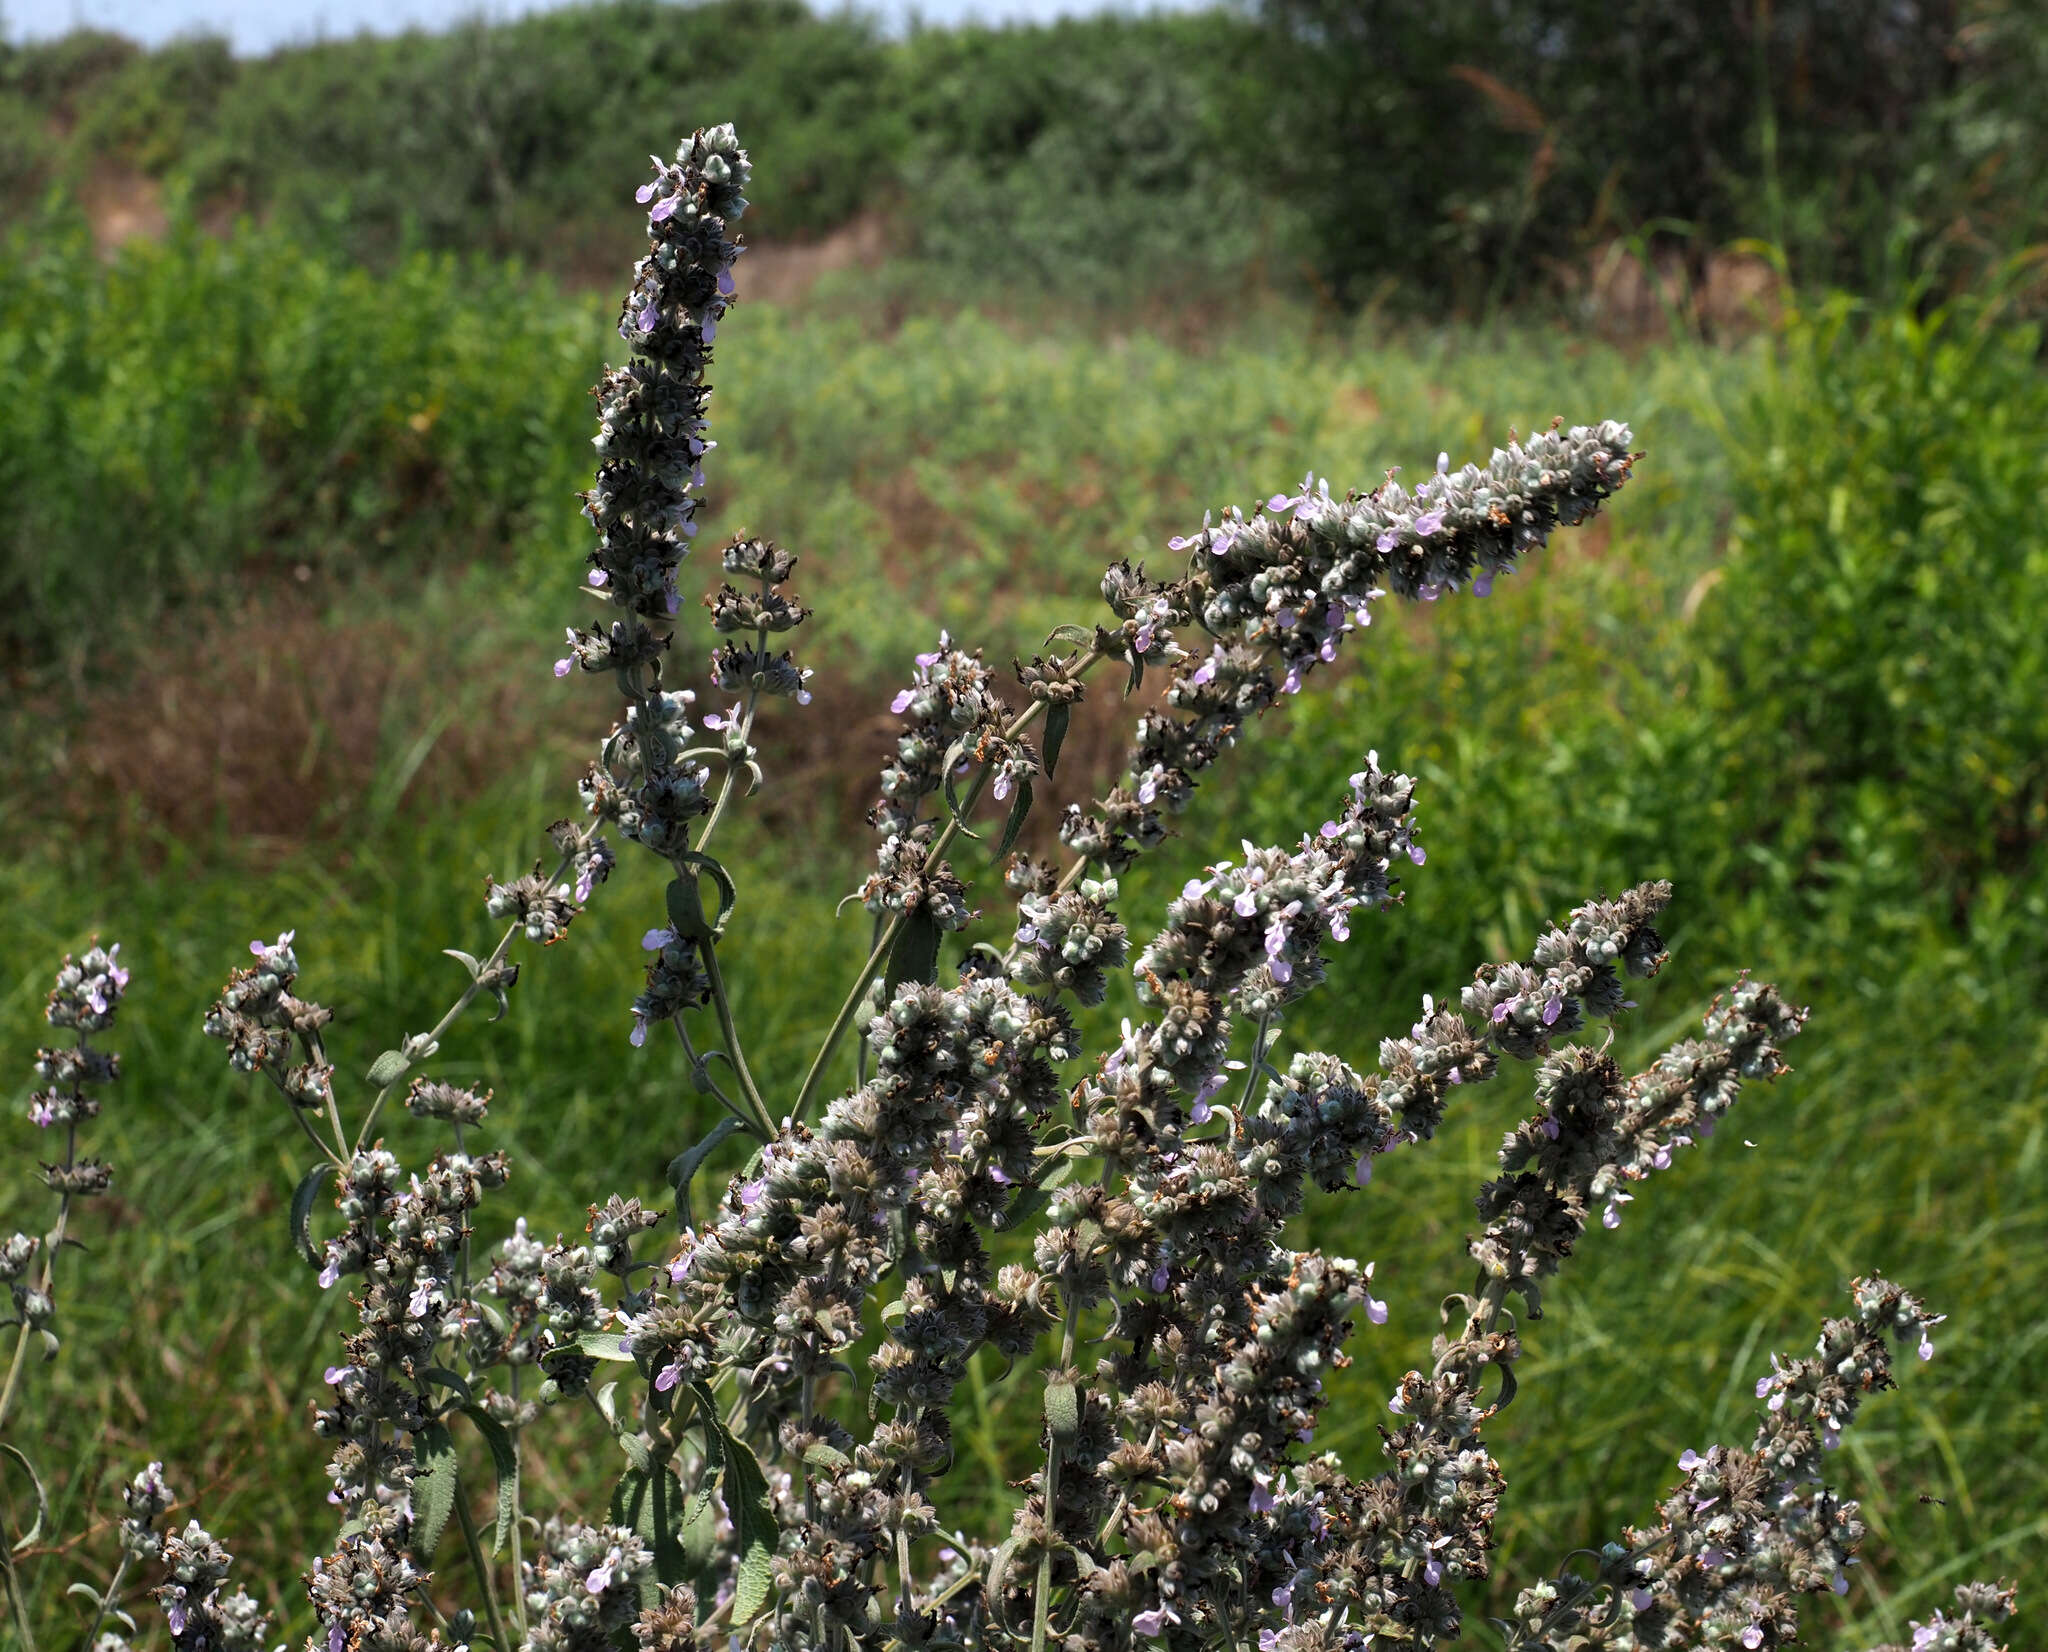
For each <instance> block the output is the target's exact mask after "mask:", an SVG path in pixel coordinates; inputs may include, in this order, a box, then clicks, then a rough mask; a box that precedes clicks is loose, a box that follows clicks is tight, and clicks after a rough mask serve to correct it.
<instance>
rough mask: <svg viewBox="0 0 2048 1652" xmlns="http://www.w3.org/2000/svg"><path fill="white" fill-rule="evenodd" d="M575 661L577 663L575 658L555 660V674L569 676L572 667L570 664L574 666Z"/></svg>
mask: <svg viewBox="0 0 2048 1652" xmlns="http://www.w3.org/2000/svg"><path fill="white" fill-rule="evenodd" d="M575 663H576V662H575V661H574V660H557V661H555V675H556V676H557V677H566V676H568V675H569V667H570V666H572V665H574V664H575Z"/></svg>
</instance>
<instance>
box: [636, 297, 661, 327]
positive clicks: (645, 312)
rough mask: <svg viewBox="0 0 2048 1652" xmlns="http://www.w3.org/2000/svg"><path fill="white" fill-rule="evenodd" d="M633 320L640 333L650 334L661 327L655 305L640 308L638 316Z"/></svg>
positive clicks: (659, 315)
mask: <svg viewBox="0 0 2048 1652" xmlns="http://www.w3.org/2000/svg"><path fill="white" fill-rule="evenodd" d="M634 320H635V322H636V324H637V325H638V326H639V328H640V331H641V332H643V333H651V332H653V331H654V329H655V328H657V327H659V326H660V325H661V311H660V309H658V308H657V307H656V306H655V305H653V304H648V305H646V306H645V307H644V308H642V310H641V311H640V314H639V315H638V316H636V317H635V318H634Z"/></svg>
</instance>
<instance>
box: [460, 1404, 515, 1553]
mask: <svg viewBox="0 0 2048 1652" xmlns="http://www.w3.org/2000/svg"><path fill="white" fill-rule="evenodd" d="M462 1414H463V1415H464V1416H465V1417H467V1418H468V1419H469V1420H470V1421H471V1422H473V1423H475V1424H476V1431H477V1432H478V1433H479V1434H481V1435H482V1436H483V1437H484V1444H485V1445H487V1446H489V1447H490V1448H491V1467H492V1468H493V1469H495V1470H496V1471H497V1475H498V1525H497V1529H496V1530H495V1531H493V1532H492V1534H491V1553H492V1554H496V1553H497V1552H498V1551H499V1550H500V1549H502V1548H504V1546H505V1539H506V1538H508V1537H510V1536H511V1535H512V1522H513V1521H515V1520H517V1519H518V1518H519V1442H518V1441H517V1440H515V1439H513V1438H512V1432H511V1430H510V1429H508V1428H506V1426H505V1425H504V1424H503V1423H501V1422H499V1421H498V1419H497V1418H496V1417H493V1416H492V1415H491V1414H490V1413H489V1412H488V1411H486V1410H485V1409H484V1408H483V1407H482V1406H480V1405H478V1404H476V1403H475V1402H474V1401H470V1402H469V1403H467V1404H465V1405H464V1406H463V1407H462Z"/></svg>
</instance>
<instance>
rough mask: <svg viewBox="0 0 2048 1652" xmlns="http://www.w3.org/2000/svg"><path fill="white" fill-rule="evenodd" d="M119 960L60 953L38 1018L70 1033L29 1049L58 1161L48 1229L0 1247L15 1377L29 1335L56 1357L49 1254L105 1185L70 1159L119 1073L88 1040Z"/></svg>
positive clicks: (95, 1169)
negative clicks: (83, 1204)
mask: <svg viewBox="0 0 2048 1652" xmlns="http://www.w3.org/2000/svg"><path fill="white" fill-rule="evenodd" d="M120 955H121V948H120V945H119V943H116V944H115V945H113V946H111V947H106V948H101V947H98V946H95V947H93V948H92V949H91V950H90V951H88V952H87V953H86V954H85V956H84V957H82V958H72V957H69V956H67V957H66V958H65V959H64V962H63V963H62V964H61V965H60V966H59V967H58V970H57V980H56V984H55V985H54V986H52V987H51V989H50V995H49V998H48V1000H47V1001H46V1002H45V1004H44V1008H43V1019H44V1020H45V1021H47V1022H48V1023H49V1024H50V1025H51V1026H53V1027H56V1028H58V1029H60V1030H62V1031H68V1032H70V1033H71V1034H72V1035H73V1036H72V1041H71V1042H70V1043H69V1044H61V1045H58V1046H56V1047H54V1048H49V1049H39V1050H37V1051H36V1056H35V1075H36V1077H37V1079H38V1080H40V1087H39V1088H38V1089H36V1090H35V1091H34V1092H33V1093H32V1094H31V1095H30V1096H29V1098H28V1116H29V1120H30V1122H31V1123H33V1124H35V1125H36V1126H37V1127H38V1128H39V1129H42V1130H52V1129H61V1130H62V1131H63V1139H64V1152H63V1156H62V1158H61V1159H56V1160H40V1161H39V1163H40V1164H41V1167H42V1181H43V1185H44V1186H45V1187H47V1188H48V1189H49V1190H50V1191H51V1192H52V1193H54V1194H56V1195H57V1222H56V1226H55V1227H53V1228H52V1229H51V1230H50V1232H49V1234H48V1235H47V1236H45V1237H39V1236H37V1235H35V1234H29V1233H13V1234H10V1235H9V1236H8V1238H7V1240H6V1241H5V1243H0V1284H4V1285H6V1287H7V1289H8V1295H9V1298H10V1302H11V1307H12V1312H11V1313H10V1314H9V1315H8V1317H7V1318H6V1319H4V1320H0V1328H4V1327H6V1326H9V1325H12V1326H15V1327H16V1328H17V1329H16V1336H17V1339H18V1344H19V1346H18V1347H17V1350H16V1353H15V1357H14V1367H15V1373H16V1374H18V1373H19V1370H20V1366H21V1361H22V1358H23V1356H24V1355H25V1353H26V1351H27V1347H28V1343H29V1339H30V1337H31V1336H33V1337H34V1338H35V1340H36V1341H37V1342H38V1343H40V1344H41V1345H42V1350H43V1354H44V1356H45V1357H46V1358H47V1357H52V1356H54V1355H55V1354H56V1352H57V1347H58V1339H57V1333H56V1332H55V1331H54V1330H52V1329H51V1321H52V1320H53V1319H54V1318H55V1317H56V1313H57V1300H56V1282H57V1256H58V1253H59V1252H60V1251H62V1250H63V1248H64V1245H65V1230H66V1228H67V1227H68V1225H69V1223H70V1218H71V1202H72V1200H74V1199H89V1198H92V1197H94V1196H95V1195H97V1194H101V1193H104V1192H106V1191H107V1189H108V1188H109V1187H111V1186H112V1185H113V1180H114V1170H113V1166H111V1165H109V1164H108V1163H107V1162H106V1161H105V1160H103V1159H97V1158H80V1157H79V1156H78V1129H79V1126H80V1125H82V1124H89V1123H90V1122H91V1121H92V1120H94V1119H96V1118H98V1117H99V1112H100V1099H99V1097H98V1096H97V1095H96V1094H94V1092H95V1091H96V1090H98V1089H99V1088H101V1087H102V1086H104V1085H108V1084H111V1083H113V1082H114V1081H115V1080H116V1079H118V1078H119V1077H120V1076H121V1058H120V1056H119V1054H117V1053H116V1052H115V1051H113V1050H108V1049H102V1048H101V1047H100V1046H98V1045H96V1044H94V1043H93V1039H94V1037H95V1036H96V1035H98V1034H100V1033H104V1032H107V1031H108V1030H110V1029H111V1028H112V1027H113V1025H114V1019H115V1017H116V1016H117V1015H118V1014H119V1013H120V1009H121V998H122V995H123V994H124V993H126V992H127V990H128V970H127V968H126V966H125V965H123V964H122V963H121V961H120ZM39 1256H40V1258H41V1262H40V1266H39V1265H38V1261H37V1259H38V1257H39ZM14 1389H15V1380H14V1377H13V1376H10V1377H9V1379H8V1382H7V1386H6V1389H5V1390H4V1398H0V1421H4V1420H5V1417H6V1413H7V1408H8V1405H9V1404H10V1403H11V1402H12V1400H13V1398H14Z"/></svg>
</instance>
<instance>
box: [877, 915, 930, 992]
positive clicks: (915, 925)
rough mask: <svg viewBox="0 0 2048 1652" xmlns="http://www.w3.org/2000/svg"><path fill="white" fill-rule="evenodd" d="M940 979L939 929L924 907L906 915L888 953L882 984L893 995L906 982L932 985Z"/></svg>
mask: <svg viewBox="0 0 2048 1652" xmlns="http://www.w3.org/2000/svg"><path fill="white" fill-rule="evenodd" d="M938 978H939V926H938V924H937V923H935V922H934V921H933V919H932V916H931V914H930V913H929V912H927V911H926V910H925V909H924V907H923V906H921V905H920V906H914V907H912V908H911V909H910V910H909V911H908V912H906V913H904V915H903V928H902V929H901V930H899V931H898V932H897V935H896V945H895V946H894V947H893V948H891V949H890V952H889V969H888V973H887V974H886V975H885V976H884V977H883V985H884V986H885V987H886V988H887V989H888V990H889V991H890V992H892V993H893V992H894V991H895V990H896V989H897V988H898V987H900V986H901V985H903V983H904V982H905V981H918V982H922V983H923V984H924V985H925V986H930V985H931V984H932V982H934V981H936V980H937V979H938Z"/></svg>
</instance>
